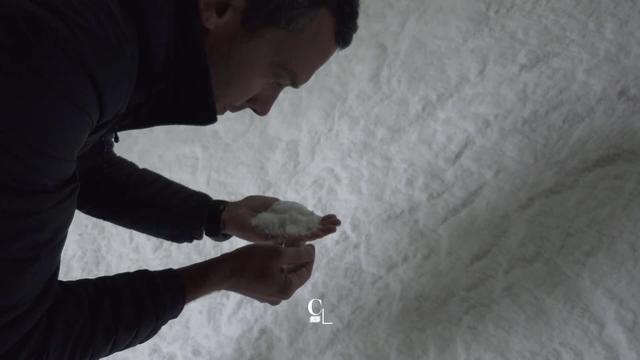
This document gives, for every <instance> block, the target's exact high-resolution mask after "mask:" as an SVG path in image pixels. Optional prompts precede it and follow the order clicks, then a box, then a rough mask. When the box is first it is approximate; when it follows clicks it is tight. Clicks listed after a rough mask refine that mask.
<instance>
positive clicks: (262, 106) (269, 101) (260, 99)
mask: <svg viewBox="0 0 640 360" xmlns="http://www.w3.org/2000/svg"><path fill="white" fill-rule="evenodd" d="M281 91H282V90H281V89H278V90H273V91H268V92H263V93H260V94H258V96H255V97H254V98H252V99H251V100H249V107H250V108H251V110H253V112H254V113H255V114H256V115H258V116H266V115H267V114H268V113H269V111H271V107H272V106H273V104H274V103H275V102H276V99H277V98H278V96H279V95H280V92H281Z"/></svg>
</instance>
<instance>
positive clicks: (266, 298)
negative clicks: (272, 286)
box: [254, 296, 282, 306]
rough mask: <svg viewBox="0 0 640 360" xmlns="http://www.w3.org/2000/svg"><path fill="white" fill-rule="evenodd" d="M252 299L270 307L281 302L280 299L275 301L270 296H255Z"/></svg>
mask: <svg viewBox="0 0 640 360" xmlns="http://www.w3.org/2000/svg"><path fill="white" fill-rule="evenodd" d="M254 299H256V300H258V301H260V302H261V303H265V304H269V305H272V306H276V305H279V304H280V303H281V302H282V300H281V299H277V298H274V297H270V296H256V297H254Z"/></svg>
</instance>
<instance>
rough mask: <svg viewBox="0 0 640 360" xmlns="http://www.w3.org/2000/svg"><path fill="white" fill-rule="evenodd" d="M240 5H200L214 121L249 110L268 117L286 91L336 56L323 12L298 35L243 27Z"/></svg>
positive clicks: (331, 27) (226, 1) (230, 0)
mask: <svg viewBox="0 0 640 360" xmlns="http://www.w3.org/2000/svg"><path fill="white" fill-rule="evenodd" d="M244 8H245V2H244V0H238V1H234V0H200V2H199V10H200V19H201V22H202V24H203V26H204V28H205V30H204V31H205V35H204V38H205V48H206V52H207V58H208V63H209V68H210V73H211V83H212V85H213V92H214V97H215V103H216V111H217V113H218V115H222V114H224V113H226V112H227V111H230V112H237V111H240V110H243V109H247V108H250V109H251V110H253V112H255V113H256V114H257V115H260V116H264V115H266V114H267V113H269V110H270V109H271V107H272V106H273V104H274V102H275V100H276V99H277V98H278V96H279V95H280V92H281V91H282V90H283V89H284V88H285V87H288V86H290V87H294V88H297V87H299V86H301V85H302V84H304V83H306V82H307V81H309V79H310V78H311V77H312V76H313V74H314V73H315V72H316V71H317V70H318V69H319V68H320V67H321V66H322V65H323V64H324V63H325V62H327V60H329V58H331V56H332V55H333V54H334V53H335V52H336V50H337V45H336V42H335V35H334V33H335V20H334V18H333V17H332V15H331V13H330V12H329V11H328V10H326V9H323V10H321V11H320V12H319V13H318V15H317V16H315V17H314V18H313V19H312V20H311V21H310V22H309V23H308V24H307V25H306V26H305V27H304V29H303V30H302V31H300V32H289V31H285V30H281V29H278V28H275V27H268V28H262V29H260V30H258V31H257V32H254V33H249V32H247V31H245V29H244V28H243V27H242V16H243V10H244Z"/></svg>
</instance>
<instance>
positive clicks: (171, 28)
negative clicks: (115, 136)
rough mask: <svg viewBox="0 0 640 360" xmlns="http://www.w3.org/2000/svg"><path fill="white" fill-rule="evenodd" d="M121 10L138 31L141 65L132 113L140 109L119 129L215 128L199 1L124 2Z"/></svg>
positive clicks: (153, 0)
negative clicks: (174, 126)
mask: <svg viewBox="0 0 640 360" xmlns="http://www.w3.org/2000/svg"><path fill="white" fill-rule="evenodd" d="M121 4H122V7H123V8H124V9H125V11H126V12H127V13H129V14H130V16H131V19H132V21H133V24H134V26H135V28H136V32H137V41H138V49H139V52H138V54H139V61H138V64H139V65H138V76H137V81H136V86H135V90H134V91H133V94H132V97H131V99H130V102H129V107H128V109H129V108H136V107H137V106H138V108H137V109H136V110H137V111H134V113H135V114H134V116H129V119H125V123H124V124H122V126H119V129H120V130H127V129H134V128H145V127H151V126H156V125H210V124H213V123H215V122H216V121H217V115H216V106H215V103H214V100H213V89H212V87H211V82H210V70H209V66H208V64H207V57H206V53H205V49H204V43H203V36H204V29H203V27H202V25H201V23H200V20H199V17H198V10H197V1H196V0H125V1H123V2H122V3H121ZM145 108H146V109H145ZM154 109H155V110H154ZM140 113H141V114H140ZM130 115H131V114H130ZM136 115H137V116H136ZM125 118H126V116H125Z"/></svg>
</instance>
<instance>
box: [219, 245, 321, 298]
mask: <svg viewBox="0 0 640 360" xmlns="http://www.w3.org/2000/svg"><path fill="white" fill-rule="evenodd" d="M315 253H316V251H315V248H314V246H313V245H305V246H302V247H296V248H293V247H287V248H283V247H279V246H274V245H270V244H251V245H247V246H244V247H241V248H239V249H236V250H234V251H232V252H230V253H228V254H225V255H224V257H223V258H222V263H223V266H224V267H226V268H227V270H228V271H229V273H230V274H231V277H230V279H229V281H228V282H227V283H226V285H225V286H224V289H225V290H229V291H233V292H236V293H238V294H242V295H245V296H248V297H251V298H253V299H256V300H258V301H260V302H263V303H269V304H271V305H274V306H275V305H278V304H280V302H281V301H282V300H287V299H289V298H290V297H291V296H292V295H293V294H294V293H295V292H296V290H298V289H299V288H300V287H301V286H302V285H304V284H305V283H306V282H307V280H309V278H310V277H311V272H312V271H313V263H314V261H315Z"/></svg>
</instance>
